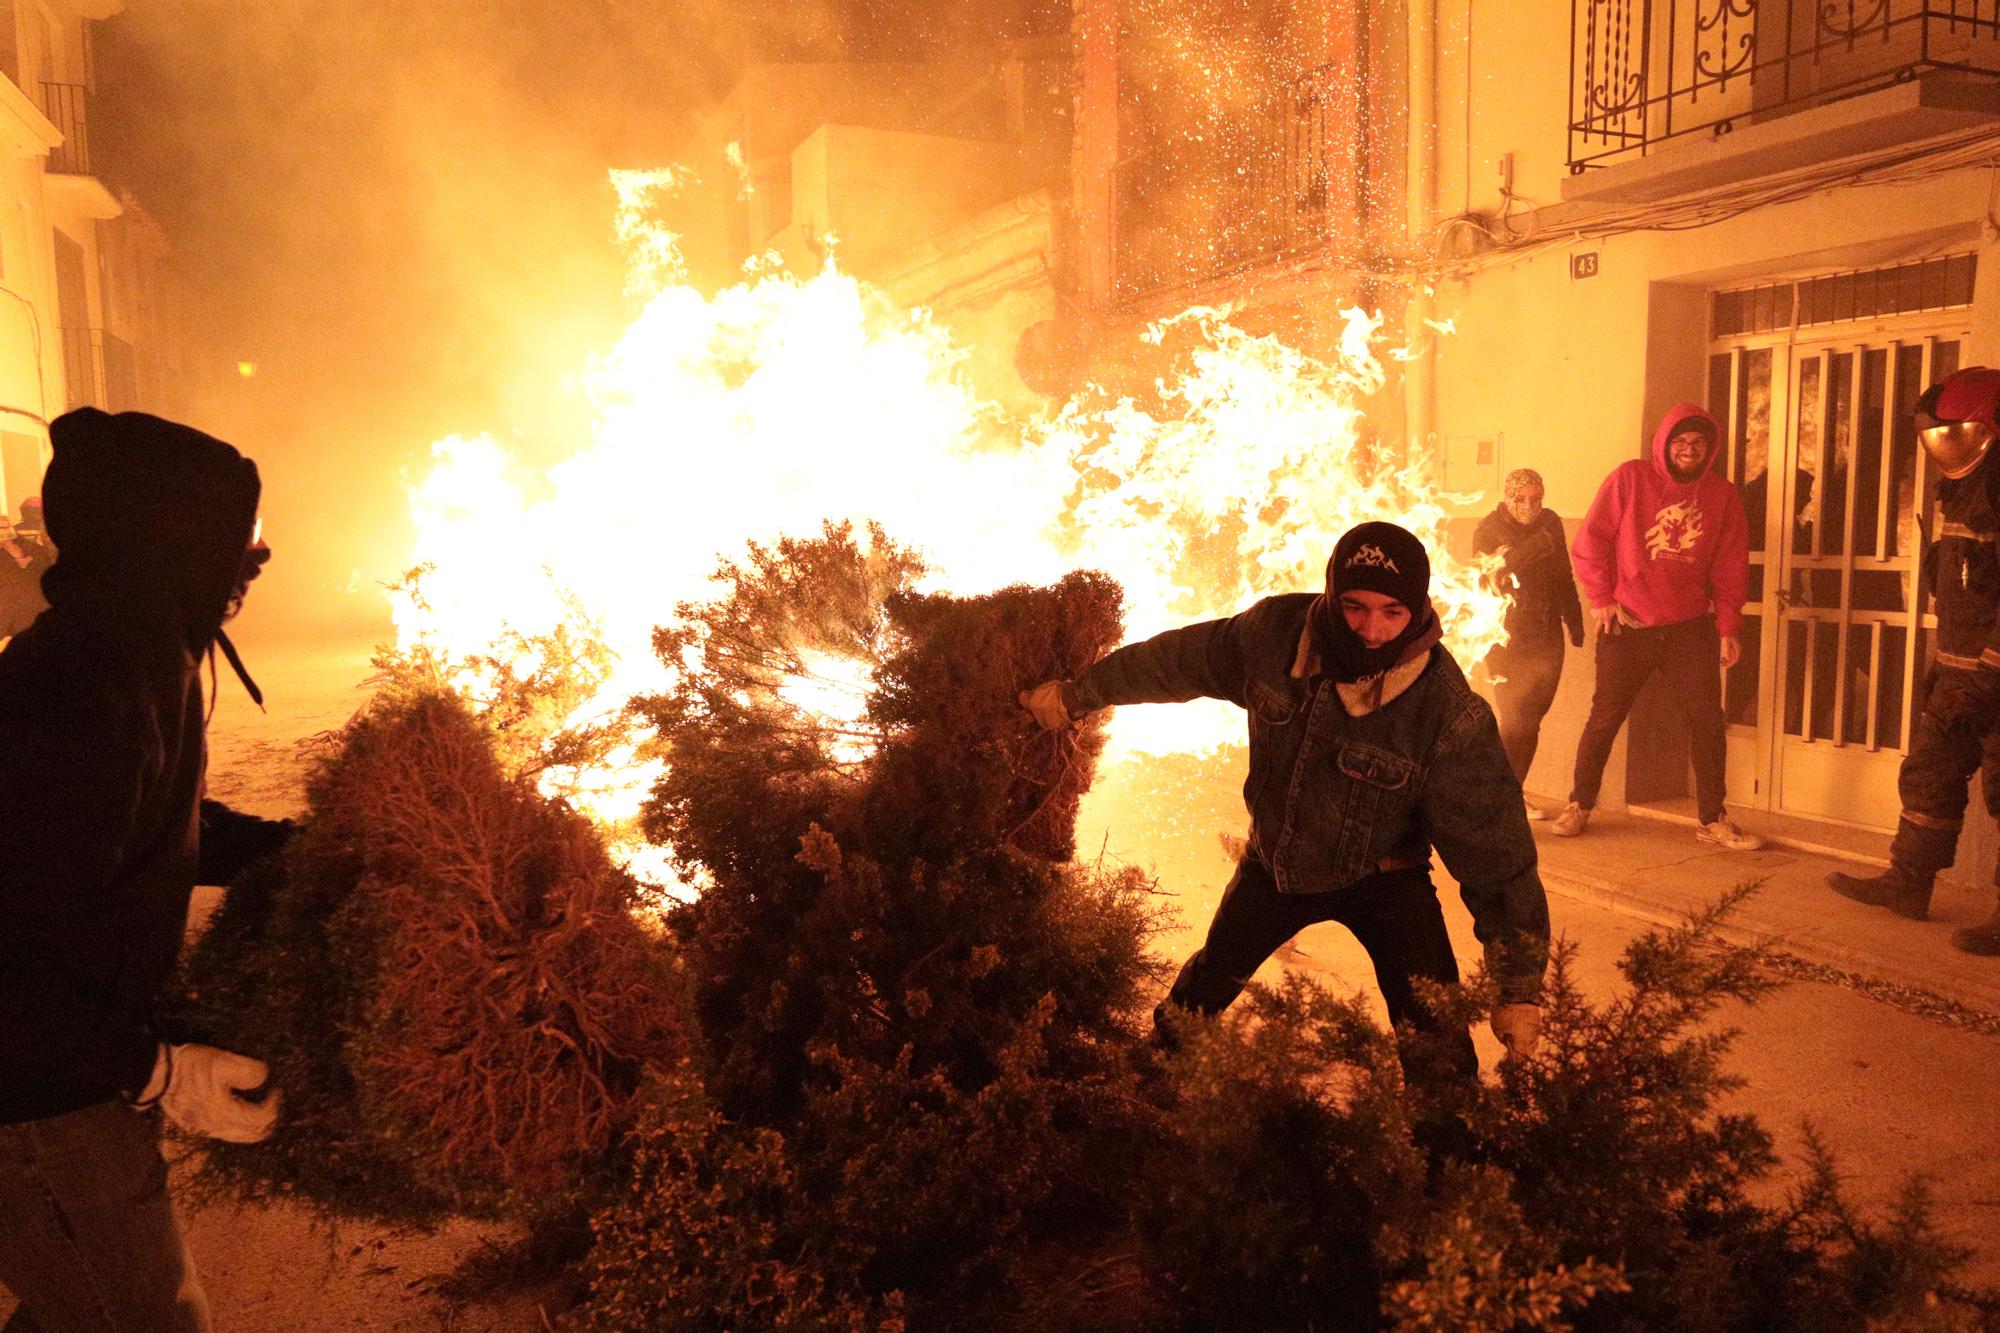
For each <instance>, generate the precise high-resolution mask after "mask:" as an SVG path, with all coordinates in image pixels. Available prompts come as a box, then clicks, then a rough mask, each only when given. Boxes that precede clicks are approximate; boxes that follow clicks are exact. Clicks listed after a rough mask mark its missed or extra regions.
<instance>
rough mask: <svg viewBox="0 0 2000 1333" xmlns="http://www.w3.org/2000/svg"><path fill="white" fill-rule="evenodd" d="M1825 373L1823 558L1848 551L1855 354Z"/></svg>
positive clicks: (1842, 356) (1835, 361)
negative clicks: (1827, 425) (1827, 422)
mask: <svg viewBox="0 0 2000 1333" xmlns="http://www.w3.org/2000/svg"><path fill="white" fill-rule="evenodd" d="M1827 372H1828V373H1827V391H1826V404H1827V408H1828V410H1830V412H1831V413H1832V421H1831V423H1830V428H1829V429H1828V430H1827V432H1826V441H1825V449H1826V455H1825V458H1824V459H1823V460H1822V461H1821V463H1820V466H1819V469H1818V472H1819V480H1820V483H1821V495H1820V505H1819V549H1820V551H1821V553H1822V554H1825V555H1841V554H1843V553H1845V552H1846V550H1847V483H1848V481H1849V480H1850V477H1851V474H1852V466H1851V464H1852V460H1853V447H1852V446H1853V437H1854V396H1853V390H1854V354H1853V353H1852V352H1842V353H1840V354H1839V355H1838V356H1834V357H1831V358H1829V359H1828V362H1827ZM1806 438H1807V439H1811V438H1812V437H1811V436H1807V437H1806ZM1819 604H1820V605H1827V604H1828V603H1825V602H1821V603H1819Z"/></svg>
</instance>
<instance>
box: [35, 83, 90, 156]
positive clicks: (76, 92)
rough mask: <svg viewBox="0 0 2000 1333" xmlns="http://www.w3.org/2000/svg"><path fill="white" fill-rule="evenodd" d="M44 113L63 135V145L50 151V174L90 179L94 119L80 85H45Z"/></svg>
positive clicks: (58, 145)
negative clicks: (87, 177)
mask: <svg viewBox="0 0 2000 1333" xmlns="http://www.w3.org/2000/svg"><path fill="white" fill-rule="evenodd" d="M42 110H43V112H44V113H45V114H46V115H47V116H48V118H49V120H50V122H51V123H52V124H54V126H55V127H56V128H57V129H58V130H60V131H62V137H63V141H62V142H61V143H59V144H57V145H56V146H55V147H54V148H51V149H50V150H49V170H50V171H54V172H58V173H60V174H61V175H65V176H88V175H90V117H89V115H88V114H86V109H85V98H84V86H83V85H82V84H80V83H49V82H44V83H43V84H42Z"/></svg>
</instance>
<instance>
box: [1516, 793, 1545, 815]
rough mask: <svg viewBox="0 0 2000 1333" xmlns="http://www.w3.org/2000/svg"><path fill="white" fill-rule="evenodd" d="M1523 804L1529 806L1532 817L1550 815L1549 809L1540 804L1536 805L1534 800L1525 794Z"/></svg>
mask: <svg viewBox="0 0 2000 1333" xmlns="http://www.w3.org/2000/svg"><path fill="white" fill-rule="evenodd" d="M1521 804H1522V805H1524V806H1526V807H1527V809H1528V818H1530V819H1547V818H1548V817H1549V812H1548V811H1546V810H1544V809H1542V807H1540V806H1539V805H1536V804H1535V803H1534V802H1533V801H1532V800H1530V799H1529V798H1527V797H1526V796H1523V797H1522V798H1521Z"/></svg>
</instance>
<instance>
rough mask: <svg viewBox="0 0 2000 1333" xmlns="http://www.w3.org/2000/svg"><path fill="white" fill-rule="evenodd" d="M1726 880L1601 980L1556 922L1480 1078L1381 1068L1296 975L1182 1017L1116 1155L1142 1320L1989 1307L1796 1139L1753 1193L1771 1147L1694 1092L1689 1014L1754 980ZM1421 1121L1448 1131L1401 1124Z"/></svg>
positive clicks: (1982, 1312)
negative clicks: (1605, 983) (1226, 1005)
mask: <svg viewBox="0 0 2000 1333" xmlns="http://www.w3.org/2000/svg"><path fill="white" fill-rule="evenodd" d="M1748 891H1749V889H1748V888H1745V889H1743V890H1738V891H1736V892H1734V893H1732V894H1729V895H1726V896H1725V897H1724V898H1723V899H1722V900H1721V901H1720V902H1718V903H1717V904H1715V905H1714V906H1713V907H1711V908H1709V909H1707V910H1706V911H1704V912H1702V913H1699V914H1696V915H1695V916H1693V917H1692V918H1690V919H1689V920H1688V921H1687V922H1685V923H1684V924H1683V925H1682V926H1680V927H1678V928H1675V929H1672V930H1662V931H1655V932H1652V933H1650V934H1648V935H1646V936H1644V937H1642V938H1640V939H1639V940H1637V941H1635V942H1634V943H1633V944H1632V945H1631V946H1630V947H1629V948H1628V949H1627V951H1626V953H1625V956H1624V958H1623V960H1622V961H1621V964H1620V968H1621V971H1622V972H1623V974H1624V977H1625V982H1626V984H1625V986H1624V987H1623V988H1622V990H1621V991H1620V992H1619V993H1617V994H1615V995H1613V996H1611V997H1609V998H1606V999H1594V998H1586V997H1585V996H1584V995H1583V994H1582V993H1581V991H1580V990H1579V988H1578V987H1577V985H1576V983H1575V979H1574V975H1573V970H1572V964H1573V959H1574V957H1575V952H1576V949H1575V946H1574V945H1572V944H1569V943H1564V944H1563V945H1562V946H1561V947H1559V948H1558V949H1557V950H1556V954H1555V966H1554V968H1553V970H1552V973H1551V976H1550V979H1549V984H1548V987H1547V990H1546V992H1545V995H1544V999H1543V1002H1544V1013H1545V1022H1544V1046H1543V1048H1542V1050H1541V1051H1539V1052H1538V1053H1537V1055H1536V1056H1535V1057H1534V1058H1533V1059H1531V1060H1528V1061H1524V1062H1518V1063H1515V1064H1509V1065H1506V1066H1503V1069H1502V1074H1501V1077H1500V1079H1499V1080H1498V1081H1495V1082H1489V1083H1485V1084H1481V1085H1470V1084H1463V1085H1459V1086H1458V1087H1457V1088H1456V1090H1455V1091H1454V1089H1453V1088H1451V1087H1445V1088H1441V1089H1437V1090H1425V1089H1422V1088H1414V1087H1411V1086H1408V1085H1406V1084H1405V1083H1404V1081H1403V1080H1402V1079H1401V1077H1400V1076H1399V1075H1398V1073H1397V1070H1396V1062H1395V1056H1394V1047H1393V1046H1392V1045H1391V1044H1390V1043H1389V1042H1388V1040H1387V1038H1386V1037H1384V1036H1383V1035H1382V1034H1381V1033H1380V1032H1379V1031H1378V1030H1376V1029H1375V1028H1374V1027H1373V1024H1372V1023H1371V1022H1370V1021H1369V1020H1368V1018H1367V1017H1366V1015H1365V1013H1364V1012H1363V1011H1362V1010H1361V1008H1360V1007H1359V1006H1358V1005H1357V1004H1356V1003H1355V1002H1353V1001H1340V1000H1336V999H1333V998H1332V997H1330V996H1328V995H1327V994H1326V993H1325V992H1324V991H1322V990H1321V989H1319V988H1318V987H1316V986H1314V985H1312V984H1311V983H1309V982H1306V981H1304V980H1303V979H1300V978H1298V977H1293V978H1291V979H1290V980H1289V982H1288V983H1287V985H1286V986H1285V987H1284V988H1282V989H1279V990H1270V989H1265V988H1261V987H1253V988H1252V989H1251V990H1250V992H1249V993H1248V994H1247V995H1246V997H1245V1000H1244V1001H1243V1002H1241V1003H1239V1004H1238V1005H1236V1006H1234V1007H1232V1009H1231V1010H1230V1011H1229V1012H1228V1014H1227V1015H1225V1016H1224V1017H1223V1018H1222V1019H1221V1020H1219V1021H1216V1022H1212V1023H1195V1024H1190V1025H1188V1029H1187V1032H1186V1041H1185V1044H1184V1046H1183V1049H1182V1051H1181V1053H1179V1054H1177V1055H1175V1056H1173V1057H1171V1059H1170V1060H1169V1068H1170V1074H1171V1075H1172V1084H1171V1086H1172V1087H1173V1088H1174V1089H1175V1091H1176V1093H1177V1096H1178V1101H1177V1103H1176V1104H1175V1105H1174V1107H1173V1109H1172V1113H1171V1114H1170V1115H1168V1116H1166V1117H1164V1118H1163V1119H1162V1121H1161V1134H1160V1137H1159V1139H1158V1141H1157V1143H1156V1144H1155V1145H1154V1147H1153V1148H1152V1149H1151V1150H1150V1153H1149V1163H1148V1168H1147V1169H1145V1170H1142V1171H1141V1172H1140V1173H1138V1174H1137V1176H1136V1177H1135V1205H1134V1206H1135V1216H1136V1217H1137V1219H1138V1224H1139V1225H1138V1230H1139V1236H1140V1241H1141V1244H1140V1256H1141V1260H1140V1266H1141V1269H1142V1271H1143V1272H1144V1273H1145V1275H1146V1280H1147V1286H1148V1290H1149V1294H1150V1295H1151V1297H1152V1299H1153V1301H1154V1303H1155V1304H1154V1312H1153V1316H1152V1317H1151V1318H1150V1319H1149V1320H1147V1321H1146V1323H1147V1326H1148V1327H1151V1328H1169V1329H1171V1328H1183V1329H1202V1330H1211V1329H1213V1330H1229V1329H1264V1328H1274V1327H1285V1328H1293V1327H1307V1326H1318V1327H1329V1328H1356V1329H1371V1328H1384V1327H1386V1328H1393V1329H1396V1330H1399V1331H1401V1330H1408V1331H1409V1333H1418V1331H1419V1330H1448V1329H1449V1330H1459V1329H1466V1330H1469V1329H1482V1330H1483V1329H1527V1328H1533V1329H1548V1330H1560V1329H1577V1330H1586V1331H1593V1330H1604V1331H1605V1333H1624V1331H1625V1330H1655V1329H1659V1330H1666V1329H1671V1330H1687V1331H1688V1333H1766V1331H1767V1330H1797V1331H1798V1333H1807V1330H1814V1331H1817V1330H1820V1329H1839V1330H1851V1331H1852V1333H1864V1330H1869V1331H1874V1330H1889V1329H1907V1330H1916V1329H1920V1328H1921V1329H1938V1330H1945V1329H1957V1330H1973V1329H1978V1328H1990V1327H1992V1326H1993V1324H1992V1316H1991V1313H1990V1311H1988V1310H1987V1308H1986V1307H1985V1306H1984V1305H1982V1302H1983V1301H1986V1300H1989V1299H1990V1297H1989V1296H1988V1295H1986V1294H1984V1293H1966V1292H1962V1291H1960V1290H1958V1289H1957V1288H1956V1287H1955V1286H1954V1285H1953V1278H1954V1276H1955V1274H1956V1273H1957V1271H1958V1270H1959V1269H1960V1268H1961V1266H1962V1265H1963V1263H1964V1260H1965V1257H1966V1256H1965V1253H1964V1251H1963V1250H1962V1249H1960V1248H1959V1247H1958V1246H1956V1245H1955V1244H1953V1243H1952V1242H1950V1241H1949V1240H1948V1239H1946V1238H1944V1237H1943V1236H1941V1235H1940V1234H1939V1232H1938V1230H1937V1228H1936V1227H1935V1225H1934V1222H1933V1219H1932V1216H1931V1213H1930V1211H1929V1207H1928V1200H1927V1199H1926V1198H1925V1196H1924V1195H1923V1194H1922V1193H1921V1191H1913V1192H1911V1193H1910V1194H1909V1195H1907V1196H1906V1198H1905V1200H1904V1201H1903V1202H1902V1204H1900V1205H1899V1206H1898V1207H1897V1208H1896V1209H1895V1210H1894V1211H1893V1212H1892V1214H1891V1215H1890V1216H1889V1217H1888V1218H1887V1219H1886V1220H1884V1221H1869V1220H1864V1219H1862V1218H1860V1217H1859V1216H1858V1215H1857V1214H1856V1213H1855V1212H1854V1211H1853V1210H1852V1209H1851V1208H1850V1207H1849V1206H1848V1205H1847V1204H1846V1203H1845V1202H1844V1201H1842V1199H1841V1198H1840V1193H1839V1188H1838V1182H1837V1180H1836V1179H1835V1178H1834V1176H1833V1173H1832V1171H1831V1168H1830V1166H1829V1165H1828V1164H1827V1163H1826V1162H1825V1161H1824V1160H1823V1159H1821V1160H1819V1161H1816V1162H1815V1163H1813V1164H1812V1166H1811V1169H1810V1170H1809V1171H1808V1173H1807V1175H1806V1178H1805V1180H1804V1182H1803V1183H1802V1185H1801V1186H1800V1187H1799V1189H1798V1191H1797V1193H1796V1194H1795V1197H1794V1199H1793V1200H1792V1202H1791V1203H1789V1204H1787V1205H1781V1206H1771V1205H1769V1204H1766V1203H1764V1202H1762V1201H1761V1200H1762V1198H1763V1197H1765V1194H1766V1192H1765V1191H1763V1190H1761V1189H1759V1188H1757V1187H1758V1186H1759V1185H1760V1184H1761V1182H1762V1181H1763V1180H1764V1178H1765V1177H1767V1176H1768V1175H1769V1174H1770V1172H1771V1171H1772V1170H1773V1169H1774V1167H1775V1165H1776V1159H1775V1156H1774V1154H1773V1153H1772V1152H1771V1148H1770V1142H1769V1137H1768V1135H1767V1134H1766V1133H1765V1132H1764V1131H1763V1129H1762V1128H1761V1127H1760V1126H1759V1125H1758V1124H1757V1123H1756V1121H1755V1120H1754V1119H1753V1118H1751V1117H1749V1116H1745V1115H1740V1114H1733V1113H1730V1112H1728V1111H1725V1110H1723V1109H1721V1105H1720V1103H1721V1099H1722V1097H1723V1096H1724V1094H1726V1093H1727V1092H1728V1091H1730V1090H1731V1089H1732V1088H1734V1087H1735V1086H1737V1083H1736V1080H1735V1079H1734V1078H1733V1077H1732V1076H1731V1075H1730V1074H1729V1073H1728V1072H1727V1070H1726V1068H1725V1067H1724V1065H1723V1062H1722V1057H1723V1055H1724V1054H1725V1053H1726V1051H1727V1048H1728V1046H1729V1043H1730V1040H1731V1036H1732V1034H1731V1032H1730V1031H1729V1030H1728V1029H1727V1028H1719V1027H1718V1026H1717V1023H1716V1020H1717V1018H1718V1017H1719V1016H1720V1014H1721V1011H1723V1009H1724V1007H1725V1006H1726V1005H1729V1004H1732V1003H1742V1002H1754V1001H1755V1000H1756V999H1757V998H1758V997H1759V996H1760V995H1762V994H1764V993H1766V992H1767V991H1768V990H1769V989H1770V988H1771V986H1772V984H1773V982H1772V981H1771V980H1770V979H1769V978H1768V977H1767V976H1766V975H1765V973H1764V972H1763V970H1762V967H1761V964H1760V959H1759V956H1758V952H1757V951H1756V950H1749V949H1740V948H1733V947H1730V946H1728V945H1726V944H1725V943H1723V942H1722V941H1721V940H1720V938H1719V937H1718V934H1717V931H1718V927H1719V926H1720V925H1721V924H1722V922H1723V921H1724V920H1725V919H1726V917H1727V914H1728V912H1729V911H1730V910H1731V909H1732V908H1733V907H1734V905H1735V904H1736V903H1737V902H1740V901H1741V899H1742V897H1743V895H1744V894H1745V893H1747V892H1748ZM1495 999H1496V992H1495V991H1494V989H1493V987H1492V985H1491V982H1490V979H1489V978H1486V977H1485V976H1483V975H1482V976H1480V977H1477V978H1475V979H1474V980H1473V981H1472V983H1471V984H1469V985H1468V986H1467V987H1465V988H1464V989H1463V990H1462V991H1458V992H1455V993H1445V992H1443V991H1436V992H1433V994H1432V1002H1434V1003H1436V1004H1438V1005H1439V1006H1440V1007H1441V1009H1442V1010H1443V1012H1444V1013H1445V1014H1446V1015H1448V1019H1447V1021H1451V1022H1457V1021H1471V1020H1473V1019H1475V1018H1477V1017H1479V1016H1481V1015H1482V1014H1483V1013H1484V1012H1485V1011H1486V1010H1487V1009H1488V1008H1490V1006H1491V1005H1492V1004H1493V1003H1494V1002H1495ZM1441 1122H1443V1123H1450V1122H1455V1123H1456V1126H1457V1129H1456V1132H1455V1133H1446V1134H1433V1135H1432V1136H1431V1141H1430V1142H1429V1143H1428V1144H1427V1145H1426V1144H1425V1142H1424V1127H1425V1125H1426V1124H1430V1125H1437V1124H1439V1123H1441ZM1982 1319H1984V1320H1986V1321H1987V1322H1985V1323H1981V1320H1982Z"/></svg>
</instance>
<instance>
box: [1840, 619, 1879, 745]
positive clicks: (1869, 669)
mask: <svg viewBox="0 0 2000 1333" xmlns="http://www.w3.org/2000/svg"><path fill="white" fill-rule="evenodd" d="M1874 648H1875V627H1874V626H1872V625H1849V626H1848V627H1847V706H1846V713H1845V716H1844V717H1843V719H1842V727H1841V732H1840V735H1841V739H1842V740H1845V741H1846V742H1847V743H1848V744H1849V745H1866V744H1867V743H1868V695H1869V692H1870V690H1871V689H1872V688H1873V683H1874V680H1875V675H1876V667H1875V662H1874Z"/></svg>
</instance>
